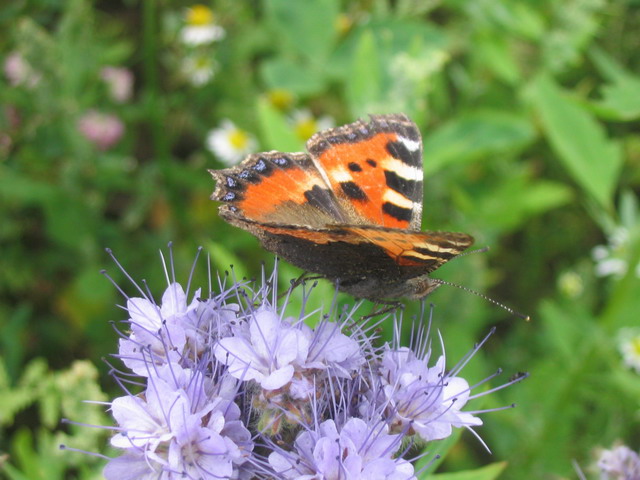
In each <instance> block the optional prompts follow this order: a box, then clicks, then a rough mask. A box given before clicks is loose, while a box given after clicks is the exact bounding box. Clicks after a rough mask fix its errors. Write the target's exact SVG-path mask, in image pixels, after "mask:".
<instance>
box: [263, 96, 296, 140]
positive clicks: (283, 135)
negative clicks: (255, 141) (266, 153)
mask: <svg viewBox="0 0 640 480" xmlns="http://www.w3.org/2000/svg"><path fill="white" fill-rule="evenodd" d="M258 124H259V126H260V132H261V140H262V146H263V147H264V149H265V150H280V151H283V152H298V151H300V150H301V149H302V147H303V144H302V141H301V140H300V139H299V138H298V137H297V136H296V134H295V132H294V130H293V128H291V126H289V125H288V124H287V120H286V118H285V116H284V115H283V114H282V113H281V112H280V111H278V110H276V109H275V108H273V107H272V106H271V104H270V103H269V102H268V101H267V100H266V99H260V100H259V101H258Z"/></svg>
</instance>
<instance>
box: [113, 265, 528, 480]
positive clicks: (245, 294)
mask: <svg viewBox="0 0 640 480" xmlns="http://www.w3.org/2000/svg"><path fill="white" fill-rule="evenodd" d="M277 278H278V277H277V268H276V269H274V272H273V273H272V274H271V275H270V276H269V277H268V278H266V276H263V281H262V284H261V285H257V286H256V285H252V284H249V283H247V282H244V283H233V284H231V285H230V286H227V285H226V282H225V281H222V280H220V281H219V282H218V284H219V285H220V293H212V292H209V293H207V294H204V295H203V291H202V290H201V289H198V290H196V291H195V292H194V293H193V295H189V294H188V292H185V290H184V289H183V287H182V286H181V285H180V284H178V283H177V282H175V281H174V280H171V281H169V282H168V284H169V285H168V287H167V289H166V290H165V292H164V294H163V296H162V300H161V302H160V303H156V302H155V301H154V300H153V298H151V297H150V296H149V295H148V294H146V293H142V292H145V290H144V289H142V288H139V292H141V293H142V296H141V297H133V298H128V299H127V304H126V312H127V317H128V318H127V320H126V329H125V331H123V332H122V334H121V335H122V338H121V339H120V343H119V354H118V355H117V357H118V358H119V359H120V360H121V361H122V363H123V364H124V365H125V367H126V368H127V369H128V370H129V371H130V372H125V371H118V370H116V369H114V372H116V371H117V372H118V373H114V376H115V378H116V379H117V380H118V382H119V383H120V384H121V385H122V387H123V389H124V390H125V392H126V394H125V395H124V396H122V397H119V398H116V399H115V400H113V401H112V402H110V409H111V412H112V415H113V417H114V419H115V421H116V422H117V427H116V431H117V433H116V434H115V435H114V436H113V437H112V439H111V445H112V446H113V447H115V448H117V449H120V450H122V452H123V454H122V455H120V456H118V457H115V458H112V459H111V460H110V461H109V462H108V463H107V465H106V467H105V469H104V475H105V477H106V478H107V479H118V480H127V479H134V478H135V479H139V478H163V479H165V478H166V479H170V478H191V479H214V478H215V479H221V478H234V479H235V478H244V479H263V478H264V479H267V478H268V479H273V478H280V479H299V478H306V479H320V478H322V479H341V478H354V479H364V478H379V479H394V480H401V479H414V478H417V477H416V475H417V474H418V472H415V471H414V466H413V464H412V460H415V458H409V457H410V455H409V452H410V451H414V450H415V449H412V446H413V445H414V444H415V443H416V442H420V444H424V443H425V442H428V441H431V440H437V439H443V438H446V437H448V436H449V435H451V433H452V429H453V428H457V427H464V428H469V429H470V428H471V427H474V426H477V425H480V424H481V423H482V421H481V420H480V419H479V418H478V416H477V413H479V412H470V411H463V408H464V407H465V406H466V404H467V401H468V400H470V399H472V398H473V397H474V396H473V395H471V390H472V388H473V387H470V386H469V384H468V383H467V381H466V380H465V379H463V378H462V377H460V376H459V373H460V369H461V368H462V367H463V366H464V365H465V364H466V363H467V362H468V360H469V358H470V357H471V356H472V355H473V353H475V351H476V350H477V349H478V348H480V347H479V346H477V347H476V348H474V350H472V351H471V352H470V355H469V356H467V357H465V358H464V359H463V361H462V362H461V363H460V364H459V365H458V366H455V367H453V369H450V370H447V369H446V367H445V360H444V356H443V355H441V356H438V358H437V359H435V361H432V350H431V345H430V340H429V338H430V335H429V329H428V328H425V326H424V325H422V324H421V326H420V327H419V328H417V329H416V330H417V332H416V334H415V335H414V337H415V339H414V341H413V342H412V343H413V347H412V348H407V347H403V346H401V345H400V342H399V340H398V339H399V337H400V335H399V332H400V331H401V320H400V319H399V318H398V317H397V316H395V317H394V319H395V327H396V329H395V331H396V335H395V336H394V337H395V339H394V340H393V341H392V342H391V343H386V344H382V345H378V343H380V342H378V339H377V338H375V332H376V331H377V328H376V327H377V326H378V324H379V322H381V321H382V320H384V319H385V318H386V317H384V318H382V319H378V320H374V319H375V318H376V317H369V318H365V319H364V320H363V319H362V318H361V317H360V316H359V314H358V312H359V308H360V307H359V305H356V306H355V307H352V308H350V309H349V308H343V309H338V308H337V304H336V302H335V301H334V302H333V303H332V306H331V307H330V309H329V311H328V313H327V314H324V315H323V314H322V312H320V311H313V312H308V311H306V308H305V307H304V305H306V304H307V303H308V299H309V296H310V295H311V294H313V291H314V290H313V288H310V289H309V288H307V287H306V286H304V285H303V286H302V287H301V289H302V295H303V299H302V305H303V307H302V311H300V312H298V314H297V315H295V316H291V315H287V313H285V310H286V307H287V303H288V301H283V302H280V301H279V299H278V297H277V296H276V291H277ZM190 283H191V282H189V284H190ZM210 284H211V282H210ZM292 293H293V287H292V288H291V289H290V290H289V292H288V296H287V297H286V298H290V295H291V294H292ZM279 303H280V305H278V304H279ZM316 315H319V317H320V319H319V321H317V323H316V324H315V326H314V327H313V328H312V327H310V326H309V325H308V324H307V322H309V321H310V320H312V319H313V318H314V317H315V316H316ZM387 315H389V314H387ZM429 324H430V323H429ZM520 378H522V377H519V378H517V379H515V380H512V381H510V382H509V383H507V384H506V385H509V384H511V383H513V382H515V381H517V380H519V379H520ZM129 389H130V390H129ZM479 395H482V393H480V394H479ZM413 455H414V457H415V451H414V454H413ZM419 457H420V455H418V458H419Z"/></svg>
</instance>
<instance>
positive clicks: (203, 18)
mask: <svg viewBox="0 0 640 480" xmlns="http://www.w3.org/2000/svg"><path fill="white" fill-rule="evenodd" d="M213 19H214V17H213V10H211V9H210V8H209V7H207V6H205V5H194V6H193V7H191V8H189V9H187V23H188V24H189V25H209V24H211V23H213Z"/></svg>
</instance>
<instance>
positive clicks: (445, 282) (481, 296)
mask: <svg viewBox="0 0 640 480" xmlns="http://www.w3.org/2000/svg"><path fill="white" fill-rule="evenodd" d="M485 248H486V247H485ZM474 251H475V250H474ZM468 253H473V251H472V252H468ZM458 256H459V255H458ZM431 280H432V281H433V282H434V283H437V284H439V285H448V286H450V287H456V288H459V289H460V290H464V291H465V292H469V293H472V294H473V295H476V296H477V297H480V298H483V299H485V300H486V301H487V302H489V303H493V304H494V305H495V306H497V307H500V308H502V309H503V310H506V311H507V312H509V313H510V314H511V315H515V316H516V317H520V318H522V319H523V320H526V321H527V322H528V321H529V320H531V317H530V316H529V315H525V314H524V313H520V312H516V311H515V310H514V309H513V308H511V307H507V306H506V305H505V304H504V303H500V302H499V301H497V300H494V299H493V298H491V297H487V296H486V295H485V294H484V293H480V292H477V291H475V290H472V289H471V288H469V287H463V286H462V285H458V284H457V283H451V282H447V281H446V280H440V279H439V278H432V279H431Z"/></svg>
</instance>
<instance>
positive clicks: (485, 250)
mask: <svg viewBox="0 0 640 480" xmlns="http://www.w3.org/2000/svg"><path fill="white" fill-rule="evenodd" d="M488 251H489V247H488V246H487V247H482V248H476V249H475V250H469V251H468V252H462V253H459V254H458V255H456V256H455V257H453V258H459V257H464V256H466V255H471V254H472V253H486V252H488ZM453 258H452V260H453Z"/></svg>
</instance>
